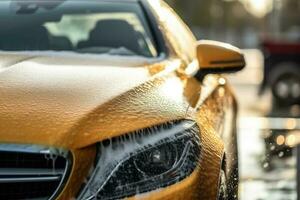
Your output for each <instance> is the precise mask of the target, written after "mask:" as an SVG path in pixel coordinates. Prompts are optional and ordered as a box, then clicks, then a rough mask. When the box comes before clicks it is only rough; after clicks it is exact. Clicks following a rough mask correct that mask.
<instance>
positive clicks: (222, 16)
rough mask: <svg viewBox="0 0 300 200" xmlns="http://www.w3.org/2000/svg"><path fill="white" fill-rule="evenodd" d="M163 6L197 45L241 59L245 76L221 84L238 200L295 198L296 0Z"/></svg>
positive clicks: (299, 19) (299, 25) (299, 88)
mask: <svg viewBox="0 0 300 200" xmlns="http://www.w3.org/2000/svg"><path fill="white" fill-rule="evenodd" d="M166 1H167V2H168V3H169V4H170V5H171V6H172V7H173V8H174V9H175V10H176V12H177V13H178V14H179V15H180V16H181V17H182V18H183V19H184V21H185V22H186V23H187V24H188V25H189V26H190V27H191V29H192V31H193V32H194V34H195V35H196V37H197V38H198V39H210V40H218V41H223V42H228V43H232V44H234V45H236V46H238V47H240V48H242V49H243V52H244V53H245V57H246V60H247V63H248V64H247V67H246V69H245V70H244V71H243V72H241V73H239V74H236V75H230V76H229V77H228V79H229V81H230V82H231V83H232V84H233V87H234V89H235V93H236V96H237V98H238V100H239V107H240V112H239V116H240V117H239V156H240V157H239V161H240V162H239V164H240V199H241V200H290V199H291V200H293V199H297V145H298V144H299V141H300V118H299V116H300V106H299V104H300V0H166ZM299 149H300V148H299ZM299 152H300V151H299ZM299 158H300V153H299V157H298V159H299ZM299 163H300V161H299ZM299 166H300V164H299ZM298 171H299V170H298ZM299 187H300V186H298V188H299ZM299 189H300V188H299ZM299 198H300V197H299Z"/></svg>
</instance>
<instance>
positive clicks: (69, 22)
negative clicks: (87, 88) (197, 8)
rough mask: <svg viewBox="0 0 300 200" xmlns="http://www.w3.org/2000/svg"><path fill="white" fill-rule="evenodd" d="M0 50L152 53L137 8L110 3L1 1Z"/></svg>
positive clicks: (138, 7) (139, 9) (126, 3)
mask: <svg viewBox="0 0 300 200" xmlns="http://www.w3.org/2000/svg"><path fill="white" fill-rule="evenodd" d="M0 26H1V29H0V50H2V51H72V52H77V53H92V54H113V55H126V56H133V55H139V56H145V57H155V56H157V51H156V48H155V44H154V40H153V37H152V35H151V31H150V28H149V27H148V25H147V21H146V19H145V16H144V14H143V11H142V8H141V7H140V5H139V4H138V3H135V2H116V1H111V2H108V1H93V0H88V1H76V0H73V1H71V0H67V1H66V0H59V1H45V0H39V1H32V0H30V1H28V0H27V1H19V0H10V1H1V2H0Z"/></svg>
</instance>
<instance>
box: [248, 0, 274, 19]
mask: <svg viewBox="0 0 300 200" xmlns="http://www.w3.org/2000/svg"><path fill="white" fill-rule="evenodd" d="M243 2H244V3H245V7H246V9H247V10H248V11H249V12H250V13H252V14H253V15H255V16H256V17H264V16H265V15H266V14H267V13H268V12H270V11H271V10H272V6H273V1H272V0H243Z"/></svg>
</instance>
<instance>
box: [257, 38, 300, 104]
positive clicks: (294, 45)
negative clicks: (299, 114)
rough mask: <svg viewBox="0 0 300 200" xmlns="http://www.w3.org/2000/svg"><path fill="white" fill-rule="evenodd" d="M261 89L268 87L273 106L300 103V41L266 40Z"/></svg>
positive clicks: (264, 43)
mask: <svg viewBox="0 0 300 200" xmlns="http://www.w3.org/2000/svg"><path fill="white" fill-rule="evenodd" d="M262 48H263V53H264V57H265V65H264V80H263V84H262V89H266V88H270V89H271V91H272V96H273V104H274V106H275V107H278V106H279V107H287V106H292V105H294V104H300V41H299V42H287V41H281V40H267V41H265V42H263V45H262Z"/></svg>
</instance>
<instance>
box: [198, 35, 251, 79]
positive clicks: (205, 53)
mask: <svg viewBox="0 0 300 200" xmlns="http://www.w3.org/2000/svg"><path fill="white" fill-rule="evenodd" d="M197 57H198V62H199V66H200V70H199V72H198V74H197V76H202V77H204V76H205V75H207V74H222V73H233V72H237V71H240V70H242V69H243V68H244V67H245V65H246V62H245V58H244V55H243V54H242V53H241V50H240V49H238V48H237V47H234V46H232V45H230V44H226V43H222V42H216V41H209V40H200V41H199V42H198V43H197Z"/></svg>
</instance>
